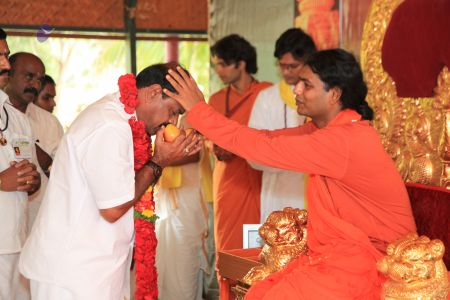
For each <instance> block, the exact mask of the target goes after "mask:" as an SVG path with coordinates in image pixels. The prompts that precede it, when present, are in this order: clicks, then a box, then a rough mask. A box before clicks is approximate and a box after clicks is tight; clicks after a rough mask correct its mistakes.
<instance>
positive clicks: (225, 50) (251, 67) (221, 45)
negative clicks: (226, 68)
mask: <svg viewBox="0 0 450 300" xmlns="http://www.w3.org/2000/svg"><path fill="white" fill-rule="evenodd" d="M211 55H212V56H217V57H219V58H221V59H223V60H224V61H225V63H226V64H227V65H231V64H237V63H238V62H239V61H241V60H242V61H244V62H245V71H247V73H249V74H255V73H256V72H257V71H258V64H257V62H256V49H255V47H253V46H252V44H250V43H249V42H248V41H247V40H246V39H244V38H243V37H241V36H240V35H237V34H230V35H227V36H225V37H223V38H222V39H220V40H218V41H217V42H216V43H215V44H214V45H213V46H212V47H211Z"/></svg>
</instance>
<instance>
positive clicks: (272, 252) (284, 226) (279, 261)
mask: <svg viewBox="0 0 450 300" xmlns="http://www.w3.org/2000/svg"><path fill="white" fill-rule="evenodd" d="M307 218H308V213H307V211H306V210H304V209H297V208H295V209H294V208H290V207H287V208H284V209H283V211H274V212H272V213H271V214H270V215H269V217H267V220H266V222H265V223H264V224H263V225H262V226H261V227H260V228H259V235H260V236H261V237H262V238H263V239H264V241H265V245H264V247H263V248H262V250H261V254H260V260H261V262H262V263H263V265H261V266H256V267H254V268H252V269H251V270H250V271H249V272H248V273H247V274H246V275H245V276H244V278H243V279H242V281H243V282H244V283H246V284H248V285H251V284H252V283H254V282H256V281H260V280H263V279H264V278H266V277H267V276H268V275H270V274H271V273H274V272H277V271H279V270H281V269H282V268H284V266H286V265H287V264H288V263H289V262H290V261H292V260H293V259H294V258H296V257H298V256H299V255H300V254H304V255H306V254H307V252H308V246H307V244H306V237H307V234H306V222H307Z"/></svg>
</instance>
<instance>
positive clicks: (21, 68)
mask: <svg viewBox="0 0 450 300" xmlns="http://www.w3.org/2000/svg"><path fill="white" fill-rule="evenodd" d="M10 61H11V71H10V74H11V76H10V78H9V83H8V85H7V87H6V92H7V93H8V95H9V97H10V100H11V103H12V104H13V105H14V107H15V108H16V109H18V110H20V111H21V112H23V113H24V114H25V115H26V116H27V117H28V119H29V120H30V124H31V130H32V131H33V135H34V138H35V141H36V144H37V145H38V147H39V148H40V149H42V151H43V152H44V153H42V152H40V151H38V153H37V154H38V159H39V162H40V168H38V170H39V171H40V172H41V178H42V185H41V188H40V190H39V191H38V192H36V193H35V194H34V195H33V196H31V197H30V199H29V200H30V205H29V211H28V217H29V222H28V229H29V230H30V229H31V226H32V225H33V223H34V219H35V218H36V215H37V212H38V210H39V207H40V205H41V202H42V198H43V196H44V194H45V190H46V187H47V182H48V177H47V176H46V174H45V173H47V172H46V171H48V170H47V168H48V166H49V165H50V164H51V161H52V159H53V158H54V156H55V153H56V149H57V147H58V144H59V142H60V140H61V138H62V135H63V134H64V132H63V129H62V126H61V124H60V123H59V121H58V119H56V117H55V116H53V115H52V114H51V113H49V112H48V111H46V110H44V109H42V108H40V107H38V106H37V105H35V104H34V103H33V101H35V100H36V98H37V95H38V91H39V90H40V87H41V80H42V78H43V76H44V74H45V67H44V64H43V63H42V61H41V60H40V59H39V57H37V56H35V55H33V54H30V53H25V52H19V53H16V54H13V55H11V57H10ZM26 76H31V79H30V80H28V77H26ZM40 149H38V150H40ZM41 157H45V158H41ZM44 161H45V162H44ZM42 168H44V170H42Z"/></svg>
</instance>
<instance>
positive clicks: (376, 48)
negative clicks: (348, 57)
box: [361, 0, 450, 188]
mask: <svg viewBox="0 0 450 300" xmlns="http://www.w3.org/2000/svg"><path fill="white" fill-rule="evenodd" d="M402 2H403V0H373V1H372V4H371V8H370V10H369V14H368V16H367V18H366V22H365V25H364V31H363V37H362V42H361V67H362V69H363V72H364V76H365V80H366V83H367V86H368V88H369V92H368V95H367V102H368V103H369V104H370V106H371V107H372V108H373V109H374V111H375V119H374V126H375V128H376V129H377V130H378V133H379V134H380V136H381V139H382V143H383V145H384V147H385V149H386V151H387V152H388V154H389V155H390V156H391V157H392V159H393V160H394V161H395V163H396V165H397V168H398V170H399V172H400V174H401V175H402V177H403V179H404V180H405V181H406V182H415V183H421V184H426V185H435V186H443V187H446V188H450V72H449V70H448V69H447V68H444V69H443V70H442V72H441V73H440V75H439V78H438V84H437V87H436V88H435V96H434V97H432V98H401V97H398V96H397V93H396V89H395V82H394V81H393V80H392V78H391V77H390V76H389V75H388V73H387V72H385V71H384V69H383V67H382V64H381V47H382V43H383V39H384V35H385V32H386V29H387V26H388V24H389V22H390V20H391V16H392V14H393V12H394V11H395V9H396V8H397V7H398V5H400V3H402Z"/></svg>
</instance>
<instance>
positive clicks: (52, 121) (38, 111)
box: [25, 103, 64, 231]
mask: <svg viewBox="0 0 450 300" xmlns="http://www.w3.org/2000/svg"><path fill="white" fill-rule="evenodd" d="M25 115H26V116H27V117H28V119H29V120H30V124H31V130H32V131H33V135H34V138H35V139H36V144H37V145H38V146H39V147H40V148H41V149H42V150H43V151H44V152H45V153H47V154H48V155H49V156H50V157H51V158H52V159H54V158H55V154H56V150H57V149H58V145H59V142H60V141H61V139H62V137H63V135H64V130H63V127H62V125H61V123H60V122H59V120H58V119H57V118H56V117H55V116H54V115H52V114H51V113H49V112H48V111H46V110H44V109H42V108H40V107H39V106H37V105H35V104H34V103H29V104H28V106H27V110H26V112H25ZM41 178H42V180H41V188H40V189H39V191H38V192H36V193H34V194H33V195H32V196H31V197H30V203H29V206H28V231H31V227H32V226H33V223H34V220H35V219H36V216H37V213H38V211H39V207H40V206H41V202H42V198H43V197H44V194H45V190H46V189H47V183H48V177H47V175H46V174H45V173H44V172H42V173H41Z"/></svg>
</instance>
